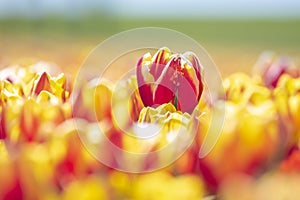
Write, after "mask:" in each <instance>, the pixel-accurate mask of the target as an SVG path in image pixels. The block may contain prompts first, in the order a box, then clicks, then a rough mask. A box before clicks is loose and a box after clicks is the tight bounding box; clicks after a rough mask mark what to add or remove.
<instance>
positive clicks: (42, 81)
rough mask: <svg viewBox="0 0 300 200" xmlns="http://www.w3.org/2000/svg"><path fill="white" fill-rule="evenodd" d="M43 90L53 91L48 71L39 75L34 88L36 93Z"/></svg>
mask: <svg viewBox="0 0 300 200" xmlns="http://www.w3.org/2000/svg"><path fill="white" fill-rule="evenodd" d="M42 90H47V91H48V92H51V85H50V80H49V77H48V75H47V73H46V72H44V73H43V74H42V75H41V76H40V77H39V79H38V81H37V83H36V85H35V88H34V93H35V94H36V95H38V94H39V93H40V92H41V91H42Z"/></svg>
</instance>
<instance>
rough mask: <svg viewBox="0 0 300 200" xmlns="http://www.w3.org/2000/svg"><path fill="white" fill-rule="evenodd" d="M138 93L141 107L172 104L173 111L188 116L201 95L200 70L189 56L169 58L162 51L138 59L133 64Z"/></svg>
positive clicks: (172, 55)
mask: <svg viewBox="0 0 300 200" xmlns="http://www.w3.org/2000/svg"><path fill="white" fill-rule="evenodd" d="M136 72H137V81H138V87H139V93H140V96H141V99H142V101H143V103H144V105H145V106H151V107H157V106H159V105H162V104H164V103H172V104H173V105H174V106H175V107H176V109H177V110H180V111H182V112H187V113H189V114H191V113H192V112H193V110H194V108H195V107H196V105H197V104H198V102H199V100H200V97H201V94H202V91H203V81H202V77H203V74H202V66H201V65H200V61H199V60H198V58H197V57H196V55H195V54H194V53H192V52H185V53H184V54H171V51H170V50H169V49H168V48H166V47H164V48H161V49H159V50H158V51H157V52H156V54H155V55H154V56H153V57H152V56H151V55H150V53H147V54H145V55H144V56H142V57H141V58H140V59H139V61H138V63H137V71H136Z"/></svg>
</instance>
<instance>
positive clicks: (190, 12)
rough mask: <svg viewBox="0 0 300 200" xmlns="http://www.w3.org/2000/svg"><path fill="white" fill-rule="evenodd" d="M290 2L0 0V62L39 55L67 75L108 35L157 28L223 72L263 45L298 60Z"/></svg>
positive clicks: (297, 16)
mask: <svg viewBox="0 0 300 200" xmlns="http://www.w3.org/2000/svg"><path fill="white" fill-rule="evenodd" d="M299 10H300V2H299V1H297V0H276V1H274V0H252V1H244V0H240V1H238V0H223V1H218V0H211V1H193V0H185V1H180V0H172V1H159V0H151V1H150V0H145V1H138V0H127V1H125V0H110V1H104V0H85V1H84V0H21V1H19V0H10V1H8V0H0V66H1V68H2V67H5V66H7V65H11V64H15V63H23V62H25V63H26V62H35V61H36V60H44V61H49V62H54V63H56V64H57V65H59V66H60V67H61V68H62V69H63V70H64V71H65V72H74V71H76V70H74V69H78V68H79V67H80V65H81V63H82V62H83V61H84V59H85V57H86V56H87V54H88V53H89V52H90V51H91V50H92V49H93V48H94V47H95V46H96V45H97V44H98V43H99V42H101V41H103V40H104V39H106V38H108V37H109V36H111V35H113V34H115V33H118V32H120V31H124V30H127V29H130V28H136V27H144V26H157V27H165V28H171V29H174V30H177V31H180V32H182V33H184V34H187V35H188V36H190V37H192V38H194V39H195V40H197V41H198V42H199V43H200V44H201V45H202V46H203V47H204V48H205V49H206V50H207V51H208V53H209V54H210V55H211V57H212V58H213V60H214V61H215V62H216V64H217V66H218V67H219V69H220V71H221V73H222V75H223V76H224V77H225V76H227V75H228V74H230V73H233V72H236V71H244V72H248V73H249V72H250V71H251V67H252V66H253V65H254V64H255V62H256V60H257V58H258V56H259V55H260V53H261V52H263V51H265V50H269V51H274V52H276V53H278V54H283V55H288V56H291V57H292V58H293V59H294V60H295V61H296V62H297V63H300V62H299V60H300V12H299Z"/></svg>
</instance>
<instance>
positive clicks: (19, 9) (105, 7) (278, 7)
mask: <svg viewBox="0 0 300 200" xmlns="http://www.w3.org/2000/svg"><path fill="white" fill-rule="evenodd" d="M90 12H99V13H101V12H102V13H103V12H105V13H108V14H111V15H118V16H125V17H126V16H128V17H162V16H163V17H176V16H177V17H212V18H214V17H216V18H223V17H269V18H270V17H271V18H284V17H298V18H300V1H299V0H250V1H249V0H248V1H246V0H206V1H203V0H199V1H197V0H173V1H163V0H110V1H104V0H0V17H3V16H4V17H9V16H15V15H19V16H30V17H37V16H43V15H49V14H53V15H55V14H60V15H65V16H69V17H78V16H81V15H83V14H86V13H90Z"/></svg>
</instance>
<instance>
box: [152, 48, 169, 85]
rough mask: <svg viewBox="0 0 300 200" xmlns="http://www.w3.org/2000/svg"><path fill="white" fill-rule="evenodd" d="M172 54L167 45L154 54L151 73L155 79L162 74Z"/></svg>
mask: <svg viewBox="0 0 300 200" xmlns="http://www.w3.org/2000/svg"><path fill="white" fill-rule="evenodd" d="M170 55H171V51H170V49H168V48H167V47H163V48H160V49H159V50H158V51H157V52H156V53H155V55H154V56H153V58H152V66H151V69H150V73H151V74H152V75H153V77H154V80H157V79H158V78H159V76H160V75H161V73H162V71H163V69H164V68H165V66H166V64H167V63H168V61H169V57H170Z"/></svg>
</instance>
